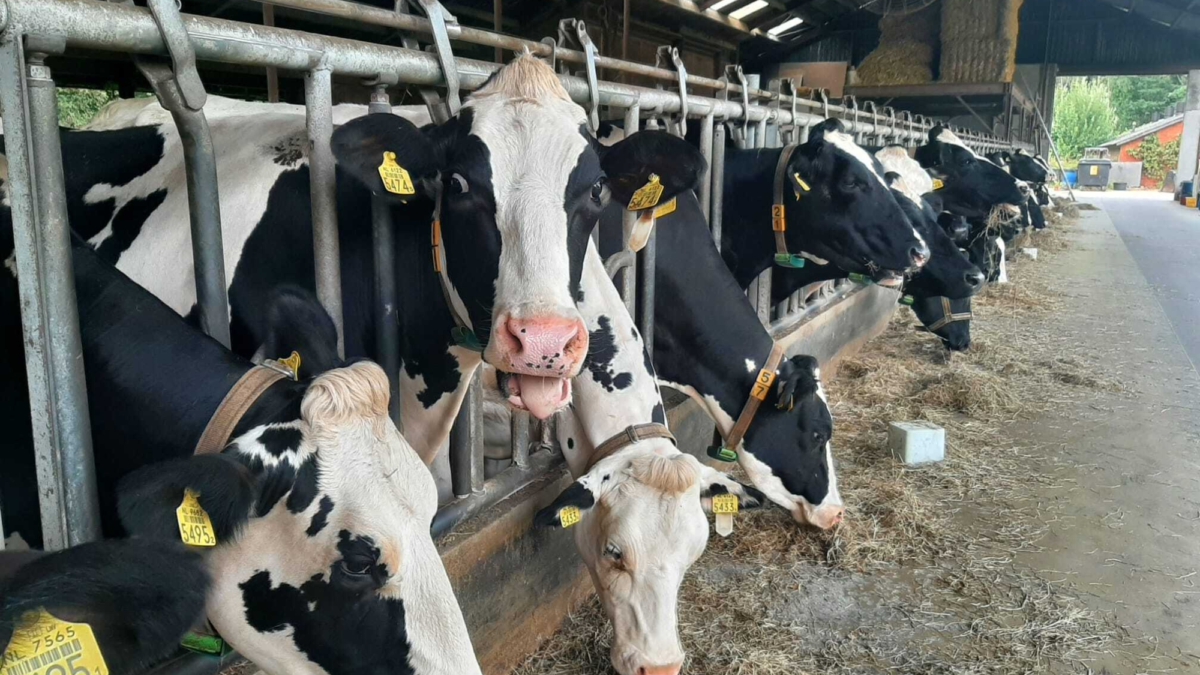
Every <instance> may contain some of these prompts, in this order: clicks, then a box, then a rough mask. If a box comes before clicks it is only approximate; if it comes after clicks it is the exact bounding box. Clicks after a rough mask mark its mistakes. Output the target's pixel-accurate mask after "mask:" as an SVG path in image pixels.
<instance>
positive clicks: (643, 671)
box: [637, 663, 683, 675]
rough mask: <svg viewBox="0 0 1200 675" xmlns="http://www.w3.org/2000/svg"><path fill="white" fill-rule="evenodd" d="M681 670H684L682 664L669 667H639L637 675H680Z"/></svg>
mask: <svg viewBox="0 0 1200 675" xmlns="http://www.w3.org/2000/svg"><path fill="white" fill-rule="evenodd" d="M680 668H683V664H682V663H673V664H671V665H669V666H638V669H637V675H679V669H680Z"/></svg>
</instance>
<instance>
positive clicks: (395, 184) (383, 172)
mask: <svg viewBox="0 0 1200 675" xmlns="http://www.w3.org/2000/svg"><path fill="white" fill-rule="evenodd" d="M379 178H380V180H382V181H383V189H385V190H387V191H388V192H390V193H392V194H394V195H415V194H417V189H416V188H415V187H413V183H412V178H410V177H409V175H408V172H407V171H405V170H404V167H402V166H400V165H399V164H397V163H396V153H394V152H385V153H383V163H382V164H380V165H379Z"/></svg>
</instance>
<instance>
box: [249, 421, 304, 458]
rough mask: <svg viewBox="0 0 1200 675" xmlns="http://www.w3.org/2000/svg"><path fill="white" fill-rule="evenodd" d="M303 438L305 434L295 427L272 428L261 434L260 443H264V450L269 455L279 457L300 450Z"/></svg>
mask: <svg viewBox="0 0 1200 675" xmlns="http://www.w3.org/2000/svg"><path fill="white" fill-rule="evenodd" d="M302 438H304V433H303V432H301V431H300V430H299V429H297V428H295V427H271V428H269V429H266V430H264V431H263V432H262V433H261V434H259V436H258V442H259V443H262V446H263V449H264V450H266V451H267V452H268V453H270V454H271V455H273V456H275V457H279V456H281V455H283V453H285V452H287V451H289V450H291V451H293V452H294V451H295V450H296V448H299V447H300V439H302Z"/></svg>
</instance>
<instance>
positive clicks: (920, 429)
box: [888, 422, 946, 464]
mask: <svg viewBox="0 0 1200 675" xmlns="http://www.w3.org/2000/svg"><path fill="white" fill-rule="evenodd" d="M888 447H889V448H891V449H892V456H893V457H895V458H896V459H898V460H900V461H901V462H904V463H905V464H924V463H925V462H940V461H942V460H943V459H945V458H946V430H945V429H943V428H941V427H939V426H938V425H936V424H933V423H931V422H890V423H888Z"/></svg>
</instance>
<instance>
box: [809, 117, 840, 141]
mask: <svg viewBox="0 0 1200 675" xmlns="http://www.w3.org/2000/svg"><path fill="white" fill-rule="evenodd" d="M845 130H846V128H845V127H844V126H842V122H841V120H839V119H837V118H836V117H830V118H828V119H826V120H825V121H823V122H821V123H820V124H818V125H816V126H815V127H813V128H812V129H809V131H808V142H809V143H812V142H814V141H816V142H821V141H824V140H825V134H826V133H828V132H830V131H837V132H842V131H845Z"/></svg>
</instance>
